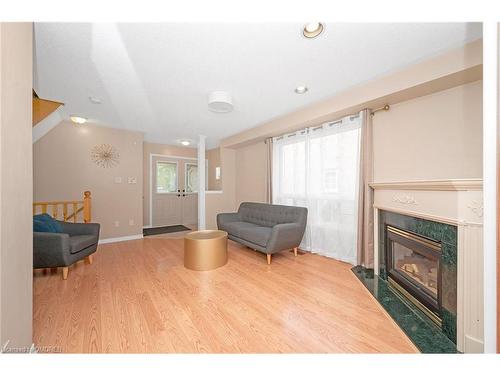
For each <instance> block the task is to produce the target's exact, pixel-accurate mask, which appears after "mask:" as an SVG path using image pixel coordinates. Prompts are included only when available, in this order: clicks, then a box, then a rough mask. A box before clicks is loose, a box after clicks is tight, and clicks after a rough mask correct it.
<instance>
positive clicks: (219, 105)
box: [208, 91, 233, 113]
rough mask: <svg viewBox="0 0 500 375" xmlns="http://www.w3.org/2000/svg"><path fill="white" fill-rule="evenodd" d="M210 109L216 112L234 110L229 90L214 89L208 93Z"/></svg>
mask: <svg viewBox="0 0 500 375" xmlns="http://www.w3.org/2000/svg"><path fill="white" fill-rule="evenodd" d="M208 109H209V110H211V111H212V112H216V113H228V112H231V111H232V110H233V99H232V98H231V95H230V94H229V93H228V92H225V91H214V92H211V93H210V94H209V95H208Z"/></svg>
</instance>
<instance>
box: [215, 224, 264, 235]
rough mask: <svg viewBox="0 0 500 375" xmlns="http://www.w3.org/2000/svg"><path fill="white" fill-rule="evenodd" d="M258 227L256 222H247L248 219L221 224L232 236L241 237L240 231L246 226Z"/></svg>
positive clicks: (222, 228)
mask: <svg viewBox="0 0 500 375" xmlns="http://www.w3.org/2000/svg"><path fill="white" fill-rule="evenodd" d="M251 227H256V225H255V224H252V223H247V222H246V221H232V222H229V223H223V224H221V226H220V229H221V230H223V231H226V232H227V233H228V234H230V235H232V236H236V237H239V236H240V231H241V230H242V229H244V228H251Z"/></svg>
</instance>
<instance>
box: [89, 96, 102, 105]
mask: <svg viewBox="0 0 500 375" xmlns="http://www.w3.org/2000/svg"><path fill="white" fill-rule="evenodd" d="M89 100H90V102H91V103H92V104H101V103H102V101H101V99H99V98H96V97H95V96H89Z"/></svg>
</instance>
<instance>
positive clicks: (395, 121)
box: [373, 81, 482, 182]
mask: <svg viewBox="0 0 500 375" xmlns="http://www.w3.org/2000/svg"><path fill="white" fill-rule="evenodd" d="M373 138H374V181H376V182H388V181H405V180H424V179H451V178H481V177H482V81H477V82H474V83H470V84H467V85H462V86H459V87H455V88H452V89H449V90H445V91H441V92H438V93H435V94H432V95H427V96H423V97H420V98H416V99H413V100H409V101H406V102H402V103H398V104H395V105H393V106H391V109H390V110H389V111H387V112H378V113H377V114H376V115H375V116H374V117H373Z"/></svg>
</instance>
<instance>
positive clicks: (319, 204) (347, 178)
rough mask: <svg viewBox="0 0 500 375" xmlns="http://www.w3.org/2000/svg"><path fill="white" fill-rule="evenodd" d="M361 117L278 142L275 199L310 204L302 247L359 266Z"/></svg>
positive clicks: (282, 201) (299, 204) (351, 118)
mask: <svg viewBox="0 0 500 375" xmlns="http://www.w3.org/2000/svg"><path fill="white" fill-rule="evenodd" d="M360 135H361V116H350V117H346V118H344V119H342V120H341V121H336V122H335V123H330V124H324V125H322V126H318V127H315V128H309V129H304V130H302V131H298V132H296V133H292V134H287V135H284V136H282V137H278V138H275V139H274V140H273V184H272V187H273V203H275V204H284V205H291V206H303V207H307V208H308V216H307V227H306V232H305V234H304V238H303V241H302V244H301V248H302V249H305V250H310V251H312V252H316V253H319V254H322V255H325V256H329V257H332V258H335V259H339V260H342V261H345V262H349V263H352V264H356V255H357V251H356V246H357V222H358V217H357V215H358V188H359V186H358V185H359V163H360V161H359V160H360V159H359V148H360Z"/></svg>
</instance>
